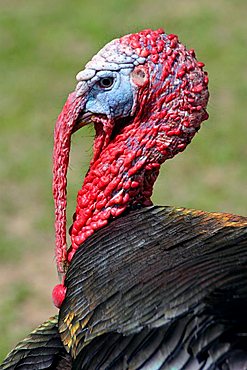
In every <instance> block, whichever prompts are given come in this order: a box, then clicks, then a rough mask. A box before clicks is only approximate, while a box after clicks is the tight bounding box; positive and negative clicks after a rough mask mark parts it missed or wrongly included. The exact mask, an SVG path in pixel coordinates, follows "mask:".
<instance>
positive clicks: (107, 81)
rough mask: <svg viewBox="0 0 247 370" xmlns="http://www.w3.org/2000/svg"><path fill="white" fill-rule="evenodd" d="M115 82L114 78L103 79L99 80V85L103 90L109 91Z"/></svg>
mask: <svg viewBox="0 0 247 370" xmlns="http://www.w3.org/2000/svg"><path fill="white" fill-rule="evenodd" d="M113 81H114V79H113V77H103V78H101V79H100V80H99V82H98V84H99V86H100V87H102V88H103V89H107V88H109V87H111V86H112V84H113Z"/></svg>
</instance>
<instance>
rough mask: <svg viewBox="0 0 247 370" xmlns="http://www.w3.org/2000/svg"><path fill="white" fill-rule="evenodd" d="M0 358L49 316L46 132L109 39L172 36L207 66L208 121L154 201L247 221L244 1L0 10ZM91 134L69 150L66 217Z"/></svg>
mask: <svg viewBox="0 0 247 370" xmlns="http://www.w3.org/2000/svg"><path fill="white" fill-rule="evenodd" d="M0 10H1V11H0V42H1V48H0V53H1V58H0V70H1V92H0V94H1V96H0V111H1V126H0V129H1V134H0V151H1V155H0V171H1V213H0V228H1V230H0V231H1V232H0V234H1V239H0V292H1V300H0V333H1V337H0V359H1V358H3V356H4V355H5V354H6V352H7V351H8V350H9V349H10V348H11V346H13V345H14V344H15V343H16V342H17V341H18V340H19V339H21V338H23V336H25V335H26V334H27V333H28V332H29V331H30V330H31V329H33V328H34V327H35V326H37V324H39V323H40V322H42V321H43V320H45V319H46V318H47V317H48V316H49V315H51V314H53V313H54V312H55V309H54V308H53V306H52V303H51V299H50V295H51V294H50V292H51V289H52V288H53V286H54V285H55V284H56V282H57V278H56V271H55V262H54V253H53V248H54V231H53V202H52V197H51V156H52V145H53V127H54V123H55V120H56V117H57V115H58V113H59V111H60V110H61V108H62V105H63V103H64V101H65V99H66V97H67V94H68V92H69V91H72V90H73V89H74V86H75V79H74V76H75V74H76V73H77V72H78V71H79V70H80V69H82V67H83V65H84V63H85V62H86V61H87V60H88V59H89V58H91V56H92V55H93V54H94V53H95V52H97V51H98V49H99V48H100V47H102V46H103V45H104V44H105V43H106V42H108V41H110V40H111V39H112V38H115V37H118V36H120V35H123V34H125V33H130V32H135V31H138V30H140V29H142V28H149V27H152V28H159V27H164V28H165V30H166V31H167V32H169V33H176V34H178V35H179V38H180V40H181V41H182V42H183V43H185V44H186V45H187V46H188V47H189V48H191V47H193V48H194V49H195V50H196V53H197V56H198V59H199V60H202V61H203V62H205V63H206V69H207V70H208V72H209V77H210V92H211V99H210V103H209V113H210V119H209V121H207V122H206V123H204V125H203V128H202V129H201V131H200V133H199V135H197V137H196V138H195V139H194V140H193V143H192V144H191V145H190V147H189V148H188V149H187V150H186V151H185V153H183V154H182V155H179V156H177V157H176V158H175V159H173V160H172V161H168V162H167V163H166V164H165V165H164V166H163V171H162V173H161V176H160V178H159V181H158V183H157V185H156V188H155V194H154V197H153V200H154V202H155V203H159V204H169V205H177V206H185V207H193V208H202V209H204V210H209V211H227V212H233V213H241V214H244V215H247V209H246V203H247V202H246V197H247V186H246V183H247V181H246V180H247V172H246V167H247V165H246V157H247V144H246V139H247V124H246V123H247V122H246V102H247V100H246V98H247V64H246V59H247V58H246V57H247V53H246V50H247V22H246V17H247V2H246V0H217V1H215V0H207V1H204V2H203V1H198V0H197V1H196V0H186V1H184V0H173V1H167V0H151V1H150V0H121V1H114V0H106V1H104V2H103V1H95V0H90V1H89V0H84V1H79V0H72V1H68V0H53V1H50V0H49V1H48V0H25V1H24V0H11V1H10V0H5V1H3V0H0ZM92 137H93V131H92V129H91V128H86V129H85V130H84V131H80V132H79V133H78V134H77V135H76V136H75V137H74V139H73V144H74V145H73V149H72V152H73V156H72V161H71V165H70V174H69V183H70V186H69V198H70V199H72V200H71V201H70V205H69V209H70V213H72V210H73V208H74V202H73V199H75V193H76V190H77V189H78V188H79V186H80V185H81V182H82V179H83V175H84V173H85V171H86V168H87V165H88V161H89V158H90V155H91V149H90V147H91V143H92Z"/></svg>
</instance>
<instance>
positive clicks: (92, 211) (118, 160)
mask: <svg viewBox="0 0 247 370" xmlns="http://www.w3.org/2000/svg"><path fill="white" fill-rule="evenodd" d="M96 125H97V124H96ZM97 131H98V133H99V131H100V130H99V129H97V130H96V132H97ZM155 131H156V130H155V129H151V125H150V124H147V123H143V124H142V125H140V123H138V122H136V120H134V121H133V122H132V123H130V124H128V125H127V126H126V127H124V128H123V129H122V131H121V132H120V133H119V134H118V135H116V137H115V138H114V139H113V140H112V141H111V142H110V143H109V144H108V145H107V146H106V147H105V148H104V149H103V150H102V152H101V153H100V155H99V156H98V158H95V156H94V159H93V160H92V162H91V164H90V168H89V171H88V173H87V175H86V177H85V179H84V182H83V185H82V188H81V190H79V192H78V196H77V206H76V212H75V220H74V223H73V225H72V228H71V231H70V234H71V242H72V245H71V247H70V249H69V251H68V256H67V260H68V262H69V263H70V261H71V259H72V257H73V255H74V253H75V251H76V250H77V249H78V247H79V246H80V244H82V243H83V242H84V241H85V240H86V239H87V238H88V237H89V236H90V235H92V234H93V233H94V231H95V230H97V229H99V228H101V227H103V226H105V225H107V224H108V222H109V221H110V220H111V219H113V218H115V217H117V216H120V215H121V214H122V213H123V212H124V211H126V210H127V209H128V208H135V207H140V206H149V205H151V204H152V202H151V200H150V197H151V195H152V192H153V185H154V182H155V180H156V179H157V176H158V174H159V168H160V163H159V161H158V158H157V159H155V158H154V157H153V156H152V150H151V149H152V148H154V147H155V145H156V143H155V137H156V132H155ZM101 141H102V136H101V135H100V134H99V135H96V138H95V143H94V147H96V148H98V147H102V146H103V144H102V143H100V142H101Z"/></svg>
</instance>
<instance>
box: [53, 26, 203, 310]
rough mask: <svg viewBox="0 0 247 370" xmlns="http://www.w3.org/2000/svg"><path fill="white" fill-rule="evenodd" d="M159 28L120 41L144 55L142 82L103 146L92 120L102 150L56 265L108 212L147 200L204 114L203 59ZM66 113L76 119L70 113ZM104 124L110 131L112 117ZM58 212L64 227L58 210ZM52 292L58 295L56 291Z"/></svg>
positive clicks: (125, 47)
mask: <svg viewBox="0 0 247 370" xmlns="http://www.w3.org/2000/svg"><path fill="white" fill-rule="evenodd" d="M163 34H164V31H163V30H157V31H151V30H145V31H142V32H139V33H137V34H132V35H127V36H124V37H123V38H121V39H120V44H121V48H122V50H123V52H126V54H127V53H128V52H129V49H130V48H132V49H133V50H134V52H135V53H136V54H138V55H139V56H142V57H145V58H146V62H145V63H144V66H143V68H144V70H145V73H146V76H148V78H147V82H146V83H145V84H142V86H140V87H139V91H138V99H137V102H138V105H137V108H136V114H135V116H134V117H133V119H132V121H131V122H130V123H129V124H128V125H127V126H125V127H123V128H122V130H121V132H120V133H119V134H118V135H116V137H115V138H114V139H113V140H112V141H110V142H109V143H107V144H108V145H104V143H103V142H104V141H105V138H106V136H107V135H106V134H105V132H103V128H102V125H97V124H95V125H96V138H95V144H94V146H95V149H97V148H98V147H100V148H103V150H102V151H101V152H99V151H97V150H96V152H97V155H94V159H93V161H92V162H91V164H90V169H89V172H88V173H87V176H86V177H85V180H84V183H83V186H82V188H81V190H80V191H79V192H78V196H77V207H76V213H75V220H74V223H73V225H72V229H71V242H72V245H71V247H70V249H69V250H68V253H67V254H66V251H65V248H64V247H63V246H62V243H61V246H62V248H61V250H62V253H60V252H59V253H57V262H58V266H62V265H66V264H67V265H68V264H69V263H70V261H71V259H72V258H73V255H74V253H75V251H76V250H77V248H78V247H79V246H80V245H81V244H82V243H83V242H84V241H85V239H86V238H88V237H89V236H90V235H92V234H93V233H94V231H95V230H97V229H99V228H101V227H103V226H105V225H106V224H107V223H108V222H109V220H110V219H111V218H114V217H118V216H119V215H121V214H122V213H123V212H124V211H125V210H126V209H127V208H128V207H132V206H135V205H141V206H146V205H150V204H152V202H151V200H150V197H151V195H152V190H153V184H154V182H155V180H156V178H157V176H158V173H159V168H160V165H161V164H162V163H163V162H164V161H165V160H166V159H168V158H172V157H173V156H174V155H175V154H177V153H178V152H181V151H183V150H184V149H185V147H186V146H187V144H188V143H189V142H190V141H191V139H192V138H193V136H194V134H195V133H196V132H197V131H198V129H199V128H200V123H201V122H202V121H203V120H206V119H207V118H208V115H207V113H206V110H205V108H206V104H207V100H208V90H207V84H208V78H207V75H206V73H205V72H203V70H202V68H203V63H201V62H197V60H196V59H195V55H194V51H192V50H191V51H187V50H186V49H185V47H184V46H183V45H182V44H180V43H179V42H178V39H177V36H175V35H168V36H167V37H166V38H165V40H164V37H163V36H164V35H163ZM136 68H138V67H136ZM133 81H134V82H135V80H134V79H133ZM136 84H137V85H138V80H136ZM73 104H74V105H75V106H77V105H76V104H75V103H73ZM69 105H70V104H68V107H69ZM72 110H74V106H73V107H72ZM65 111H66V112H67V108H66V109H65ZM65 116H66V117H67V113H66V114H65ZM72 116H73V117H72V121H74V122H75V119H76V118H75V117H76V114H72ZM104 129H105V131H106V128H105V127H104ZM109 130H112V122H110V123H109ZM108 136H109V135H108ZM64 139H65V141H66V140H67V139H66V138H64ZM67 141H68V140H67ZM67 141H66V142H67ZM66 150H67V149H66ZM57 155H58V156H59V153H57ZM66 155H67V152H66ZM63 160H65V158H64V159H63ZM55 161H56V158H55ZM66 161H67V159H66V160H65V162H66ZM66 163H67V162H66ZM66 166H67V164H66ZM65 185H66V183H65V182H64V186H65ZM63 194H64V193H63ZM61 204H62V200H61ZM65 204H66V203H65ZM61 218H62V219H61V225H62V227H64V215H63V216H62V217H61ZM57 229H58V228H57ZM60 231H61V230H60ZM63 235H64V231H63ZM60 242H61V241H60ZM58 247H59V246H58ZM59 248H60V247H59ZM57 290H58V291H59V294H60V293H61V291H62V289H60V288H59V289H57ZM64 294H65V290H64ZM62 298H63V297H61V294H60V295H59V298H58V299H57V298H56V294H55V297H54V300H57V301H59V305H61V303H62V300H63V299H62Z"/></svg>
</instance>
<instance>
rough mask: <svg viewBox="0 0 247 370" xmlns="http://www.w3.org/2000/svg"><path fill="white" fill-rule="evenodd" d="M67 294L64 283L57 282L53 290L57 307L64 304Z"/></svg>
mask: <svg viewBox="0 0 247 370" xmlns="http://www.w3.org/2000/svg"><path fill="white" fill-rule="evenodd" d="M65 295H66V287H65V286H64V285H63V284H57V285H56V286H55V287H54V288H53V291H52V300H53V303H54V305H55V306H56V307H57V308H60V307H61V306H62V303H63V301H64V298H65Z"/></svg>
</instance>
